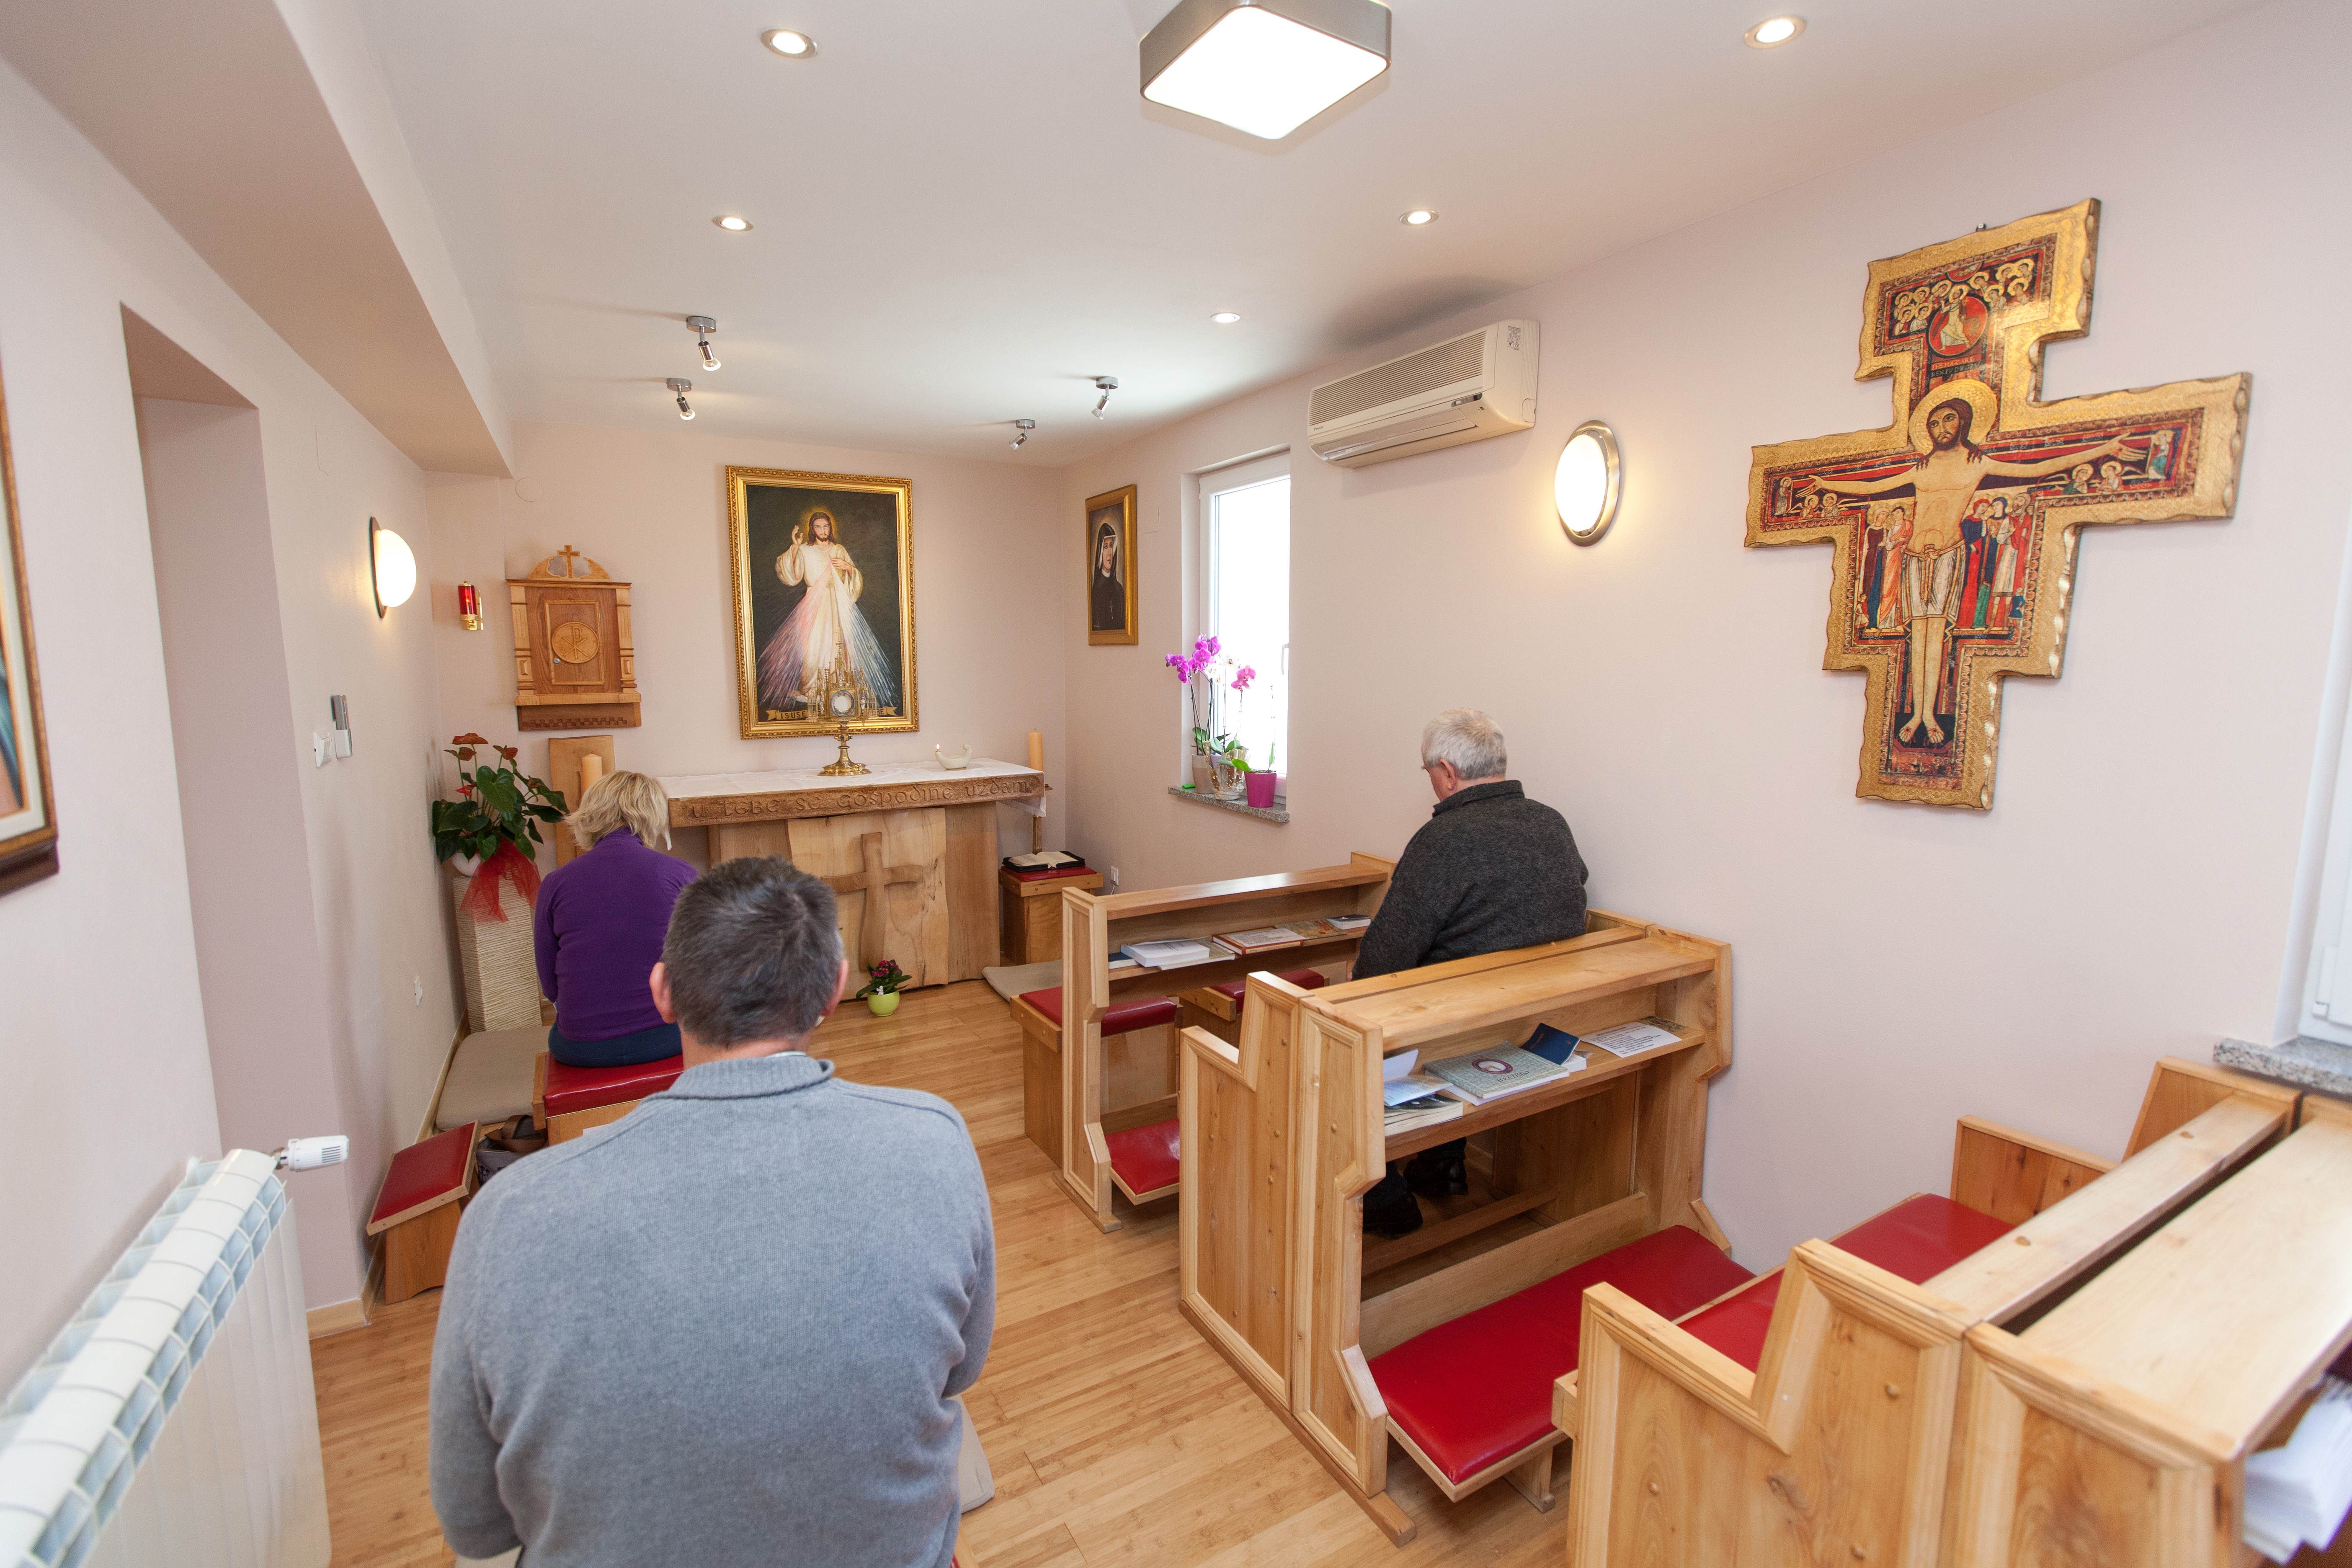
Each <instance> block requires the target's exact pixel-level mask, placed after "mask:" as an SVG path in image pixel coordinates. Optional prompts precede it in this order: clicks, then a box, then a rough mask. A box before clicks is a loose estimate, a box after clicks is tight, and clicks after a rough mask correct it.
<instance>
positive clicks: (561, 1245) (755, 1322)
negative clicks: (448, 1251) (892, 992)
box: [432, 1052, 996, 1568]
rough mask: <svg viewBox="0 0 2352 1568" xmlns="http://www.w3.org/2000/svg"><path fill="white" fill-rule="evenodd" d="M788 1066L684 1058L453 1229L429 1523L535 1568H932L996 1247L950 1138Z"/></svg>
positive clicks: (882, 1099) (790, 1058)
mask: <svg viewBox="0 0 2352 1568" xmlns="http://www.w3.org/2000/svg"><path fill="white" fill-rule="evenodd" d="M832 1075H833V1064H832V1063H831V1062H821V1061H814V1060H812V1059H811V1058H808V1057H805V1056H803V1055H801V1054H799V1053H798V1052H793V1053H789V1054H786V1055H782V1056H773V1057H760V1058H748V1059H738V1060H730V1061H719V1062H709V1063H706V1064H704V1065H702V1066H700V1067H696V1068H688V1070H687V1071H686V1072H685V1073H684V1074H682V1075H681V1076H680V1077H679V1078H678V1079H677V1083H676V1084H675V1085H674V1086H673V1087H672V1088H671V1089H669V1090H668V1091H667V1093H664V1094H659V1095H656V1096H654V1097H653V1098H651V1099H649V1100H646V1102H645V1103H644V1104H643V1105H640V1106H639V1107H638V1108H637V1110H635V1112H634V1113H633V1114H631V1115H630V1116H629V1117H627V1118H626V1119H625V1120H624V1121H619V1122H615V1123H614V1124H613V1125H612V1126H610V1127H608V1128H600V1129H598V1130H597V1131H593V1132H592V1133H590V1134H589V1135H588V1136H587V1137H585V1138H583V1139H581V1140H579V1141H577V1142H569V1143H564V1144H561V1145H558V1146H556V1147H553V1148H551V1149H548V1150H546V1151H544V1152H541V1153H537V1154H533V1155H531V1156H530V1158H529V1159H527V1160H524V1161H522V1162H520V1163H518V1164H516V1165H514V1166H512V1167H511V1168H509V1170H507V1171H506V1172H504V1173H501V1174H500V1175H499V1177H498V1179H497V1180H496V1181H494V1182H492V1183H491V1184H489V1185H488V1186H487V1187H485V1188H483V1190H482V1192H481V1194H480V1195H479V1196H478V1197H477V1198H475V1199H474V1200H473V1202H472V1204H471V1205H470V1206H469V1207H468V1208H467V1212H466V1217H465V1221H464V1223H463V1224H462V1225H460V1226H458V1229H457V1251H456V1253H455V1254H454V1255H453V1256H452V1258H450V1263H449V1281H448V1287H447V1289H446V1293H445V1294H444V1295H443V1297H442V1300H441V1322H440V1330H439V1332H438V1334H437V1336H436V1339H435V1341H434V1345H433V1401H432V1408H433V1456H432V1479H433V1505H434V1507H435V1509H436V1510H437V1511H438V1512H439V1514H440V1516H441V1528H442V1532H443V1533H444V1534H445V1535H446V1536H447V1537H448V1539H449V1543H450V1544H451V1545H452V1546H454V1547H456V1548H457V1551H458V1552H459V1553H460V1554H462V1555H465V1556H467V1557H492V1556H495V1555H497V1554H498V1553H499V1552H504V1551H506V1550H507V1549H508V1548H509V1547H512V1546H514V1545H515V1544H517V1543H518V1542H520V1543H521V1544H522V1545H523V1546H524V1547H525V1551H524V1553H523V1559H524V1561H525V1562H526V1563H529V1564H530V1568H587V1565H589V1564H609V1565H614V1568H621V1565H627V1568H638V1565H644V1564H656V1563H679V1564H688V1563H690V1564H694V1565H695V1568H730V1565H733V1564H752V1563H758V1564H762V1565H768V1564H802V1563H806V1564H811V1565H816V1564H823V1565H824V1568H948V1564H949V1562H950V1558H951V1557H952V1556H953V1554H954V1551H955V1538H956V1477H955V1468H956V1448H957V1440H958V1436H959V1434H960V1428H959V1425H958V1420H959V1418H958V1415H957V1411H956V1407H955V1406H954V1405H952V1404H950V1403H949V1400H948V1395H950V1394H955V1393H958V1392H960V1391H961V1390H962V1389H964V1388H967V1387H969V1386H970V1385H971V1383H972V1381H973V1380H974V1379H975V1378H977V1377H978V1376H979V1375H980V1369H981V1363H982V1361H983V1360H984V1359H985V1358H986V1357H987V1354H988V1341H989V1334H990V1331H991V1330H992V1327H993V1324H994V1319H995V1310H996V1243H995V1237H994V1233H993V1231H992V1227H991V1224H990V1217H989V1208H988V1189H987V1187H986V1185H985V1184H983V1183H982V1179H981V1173H980V1161H979V1158H978V1156H977V1155H976V1154H975V1152H973V1149H972V1145H971V1136H970V1134H968V1133H967V1132H966V1131H964V1125H963V1121H962V1119H961V1118H960V1117H959V1116H957V1114H956V1113H955V1110H953V1108H951V1107H950V1106H949V1105H948V1104H947V1103H946V1102H945V1101H944V1100H938V1099H935V1098H933V1097H932V1096H930V1095H928V1094H919V1093H916V1092H914V1091H912V1090H908V1089H874V1088H869V1087H866V1086H865V1085H862V1084H853V1083H844V1082H841V1081H839V1080H837V1079H834V1078H833V1076H832Z"/></svg>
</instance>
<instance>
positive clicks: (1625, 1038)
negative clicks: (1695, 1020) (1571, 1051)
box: [1582, 1024, 1682, 1057]
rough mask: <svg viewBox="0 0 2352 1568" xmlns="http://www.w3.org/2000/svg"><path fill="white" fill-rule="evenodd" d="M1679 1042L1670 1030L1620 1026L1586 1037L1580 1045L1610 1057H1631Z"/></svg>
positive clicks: (1677, 1036) (1645, 1026) (1646, 1026)
mask: <svg viewBox="0 0 2352 1568" xmlns="http://www.w3.org/2000/svg"><path fill="white" fill-rule="evenodd" d="M1681 1040H1682V1037H1681V1036H1680V1035H1677V1034H1675V1032H1674V1031H1673V1030H1672V1029H1662V1028H1660V1027H1659V1026H1657V1025H1655V1024H1620V1025H1618V1026H1616V1027H1615V1028H1613V1029H1603V1030H1601V1032H1600V1033H1599V1034H1596V1035H1586V1036H1585V1037H1583V1040H1582V1043H1583V1044H1585V1045H1588V1046H1591V1047H1593V1049H1595V1050H1601V1051H1607V1052H1608V1053H1609V1054H1610V1055H1611V1056H1612V1057H1631V1056H1638V1055H1640V1054H1641V1053H1642V1052H1643V1051H1646V1050H1650V1049H1653V1048H1654V1047H1658V1046H1671V1045H1676V1044H1679V1043H1680V1042H1681Z"/></svg>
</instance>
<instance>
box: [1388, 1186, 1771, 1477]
mask: <svg viewBox="0 0 2352 1568" xmlns="http://www.w3.org/2000/svg"><path fill="white" fill-rule="evenodd" d="M1752 1278H1754V1276H1752V1275H1751V1274H1749V1273H1748V1270H1747V1269H1745V1268H1741V1267H1739V1265H1738V1264H1737V1263H1734V1262H1733V1261H1731V1259H1730V1258H1727V1257H1726V1256H1724V1253H1723V1251H1722V1249H1721V1248H1720V1247H1717V1246H1716V1245H1715V1244H1714V1243H1712V1242H1710V1241H1708V1240H1707V1239H1706V1237H1703V1236H1701V1235H1699V1234H1698V1232H1696V1231H1695V1230H1692V1229H1690V1228H1689V1227H1688V1226H1679V1225H1677V1226H1668V1227H1667V1228H1665V1229H1664V1230H1662V1231H1658V1232H1656V1233H1654V1234H1653V1235H1650V1236H1645V1237H1642V1238H1641V1239H1640V1240H1639V1241H1631V1242H1627V1243H1626V1244H1625V1245H1624V1246H1622V1247H1617V1248H1615V1249H1614V1250H1612V1251H1609V1252H1604V1253H1602V1254H1601V1256H1600V1257H1598V1258H1590V1259H1587V1260H1586V1261H1585V1262H1582V1263H1580V1264H1578V1265H1577V1266H1576V1267H1575V1268H1571V1269H1569V1270H1568V1271H1567V1272H1566V1273H1564V1274H1555V1275H1553V1276H1552V1277H1551V1278H1550V1279H1547V1280H1545V1281H1543V1282H1542V1283H1541V1284H1539V1285H1530V1286H1529V1287H1528V1288H1527V1289H1524V1290H1522V1291H1520V1292H1519V1293H1518V1294H1517V1295H1516V1296H1506V1297H1504V1298H1503V1299H1502V1300H1499V1301H1496V1302H1493V1303H1491V1304H1489V1305H1487V1306H1484V1307H1481V1308H1479V1309H1478V1310H1476V1311H1475V1312H1468V1313H1465V1314H1464V1315H1463V1316H1461V1317H1459V1318H1456V1319H1454V1321H1452V1322H1450V1323H1440V1324H1439V1325H1438V1326H1437V1327H1435V1328H1433V1329H1431V1330H1429V1331H1427V1332H1425V1333H1420V1334H1415V1335H1414V1336H1413V1337H1412V1339H1409V1340H1407V1341H1405V1342H1404V1343H1402V1344H1401V1345H1399V1346H1397V1347H1396V1349H1394V1350H1392V1351H1390V1352H1387V1353H1385V1354H1383V1355H1378V1356H1375V1357H1373V1358H1372V1361H1371V1373H1372V1381H1373V1382H1375V1383H1377V1384H1380V1388H1381V1398H1382V1399H1384V1400H1386V1401H1387V1402H1388V1407H1389V1418H1390V1419H1391V1421H1393V1422H1395V1423H1396V1425H1397V1426H1398V1427H1399V1428H1400V1429H1402V1431H1403V1433H1404V1435H1405V1436H1408V1437H1410V1438H1412V1442H1413V1446H1414V1447H1418V1448H1419V1449H1420V1450H1421V1451H1422V1452H1423V1453H1424V1454H1426V1455H1428V1456H1429V1458H1430V1459H1431V1460H1432V1462H1433V1463H1434V1464H1435V1465H1436V1466H1437V1468H1439V1469H1441V1470H1443V1471H1444V1473H1445V1479H1447V1480H1449V1481H1452V1482H1453V1483H1454V1485H1456V1486H1459V1485H1460V1484H1461V1483H1462V1482H1463V1481H1465V1479H1468V1478H1470V1477H1471V1476H1474V1475H1475V1474H1477V1473H1478V1472H1479V1471H1480V1470H1483V1469H1485V1468H1486V1467H1487V1466H1489V1465H1491V1464H1494V1463H1495V1462H1496V1460H1498V1459H1505V1458H1509V1457H1510V1456H1511V1455H1513V1454H1516V1453H1517V1452H1519V1450H1521V1449H1522V1448H1525V1447H1528V1445H1529V1444H1531V1443H1534V1442H1536V1441H1537V1440H1538V1439H1539V1438H1542V1437H1544V1436H1547V1435H1549V1433H1550V1432H1551V1430H1552V1425H1551V1385H1552V1384H1554V1383H1555V1382H1557V1381H1559V1379H1560V1378H1561V1377H1564V1376H1566V1375H1567V1374H1568V1373H1571V1372H1574V1371H1575V1370H1576V1363H1577V1354H1578V1352H1579V1349H1580V1340H1581V1338H1582V1335H1583V1332H1584V1292H1585V1291H1586V1290H1588V1289H1591V1287H1593V1286H1595V1285H1603V1284H1607V1285H1614V1286H1616V1287H1617V1289H1620V1290H1622V1291H1624V1292H1625V1294H1627V1295H1628V1296H1631V1297H1633V1300H1636V1301H1639V1302H1641V1303H1642V1305H1643V1306H1645V1307H1647V1308H1649V1309H1650V1310H1652V1311H1654V1312H1656V1313H1658V1314H1660V1315H1661V1316H1663V1317H1667V1318H1678V1317H1680V1316H1682V1315H1683V1314H1684V1313H1685V1312H1687V1311H1690V1310H1692V1309H1693V1308H1696V1307H1701V1306H1704V1305H1706V1303H1707V1302H1709V1301H1712V1300H1715V1299H1716V1298H1717V1296H1720V1295H1722V1294H1723V1293H1724V1292H1725V1291H1726V1290H1728V1289H1732V1288H1733V1287H1735V1286H1737V1285H1738V1283H1739V1282H1740V1281H1741V1280H1743V1279H1752Z"/></svg>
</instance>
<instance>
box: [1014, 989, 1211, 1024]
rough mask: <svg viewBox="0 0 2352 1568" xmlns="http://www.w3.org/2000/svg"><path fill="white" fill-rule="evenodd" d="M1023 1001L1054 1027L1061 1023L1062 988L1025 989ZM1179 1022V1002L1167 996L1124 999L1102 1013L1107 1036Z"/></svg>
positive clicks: (1022, 995)
mask: <svg viewBox="0 0 2352 1568" xmlns="http://www.w3.org/2000/svg"><path fill="white" fill-rule="evenodd" d="M1021 1000H1023V1001H1024V1002H1026V1003H1028V1004H1029V1005H1031V1006H1032V1007H1034V1008H1036V1009H1037V1011H1039V1012H1040V1013H1043V1014H1045V1017H1046V1020H1047V1021H1048V1022H1049V1023H1051V1024H1052V1025H1053V1026H1055V1028H1057V1029H1058V1028H1060V1027H1061V1026H1062V989H1061V987H1060V986H1058V985H1057V986H1055V987H1054V989H1052V990H1051V991H1024V992H1023V993H1022V994H1021ZM1175 1021H1176V1004H1175V1003H1173V1002H1171V1001H1170V1000H1169V999H1168V998H1167V997H1165V996H1146V997H1144V998H1143V999H1142V1000H1141V1001H1139V1002H1122V1003H1120V1004H1119V1005H1118V1006H1116V1007H1113V1008H1112V1009H1111V1010H1110V1011H1109V1012H1108V1013H1105V1014H1104V1015H1103V1021H1102V1032H1103V1033H1104V1034H1105V1035H1124V1034H1127V1033H1129V1032H1130V1031H1132V1030H1136V1029H1149V1028H1150V1027H1151V1026H1153V1025H1155V1024H1172V1023H1174V1022H1175Z"/></svg>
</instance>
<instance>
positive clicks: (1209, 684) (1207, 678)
mask: <svg viewBox="0 0 2352 1568" xmlns="http://www.w3.org/2000/svg"><path fill="white" fill-rule="evenodd" d="M1161 662H1163V663H1165V664H1166V665H1167V666H1168V668H1171V669H1172V670H1174V671H1175V672H1176V679H1178V680H1180V681H1181V682H1182V683H1183V684H1184V687H1185V695H1186V697H1187V699H1188V700H1190V701H1191V703H1192V751H1193V752H1194V753H1195V754H1196V755H1199V756H1203V757H1217V758H1221V759H1223V761H1225V762H1228V763H1232V764H1233V765H1234V766H1235V767H1247V766H1248V765H1249V763H1248V759H1247V756H1246V755H1245V754H1244V752H1243V751H1242V748H1241V747H1240V746H1239V745H1238V744H1236V743H1235V742H1234V738H1233V736H1232V735H1231V734H1230V733H1226V734H1218V733H1216V732H1215V731H1216V730H1217V709H1218V698H1219V695H1220V689H1221V688H1223V689H1231V690H1232V692H1233V693H1234V699H1235V700H1239V699H1240V696H1241V694H1242V693H1244V692H1245V691H1247V690H1248V689H1249V687H1250V682H1251V681H1253V680H1255V679H1257V671H1256V670H1255V669H1253V668H1250V667H1249V666H1248V665H1246V664H1242V663H1239V662H1238V661H1236V660H1235V659H1234V656H1233V655H1231V654H1229V653H1227V652H1225V651H1224V650H1223V647H1220V646H1219V644H1218V642H1217V639H1216V638H1215V637H1195V638H1194V639H1193V640H1192V652H1191V653H1189V654H1185V653H1171V654H1170V655H1168V656H1167V658H1165V659H1163V660H1162V661H1161Z"/></svg>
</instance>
